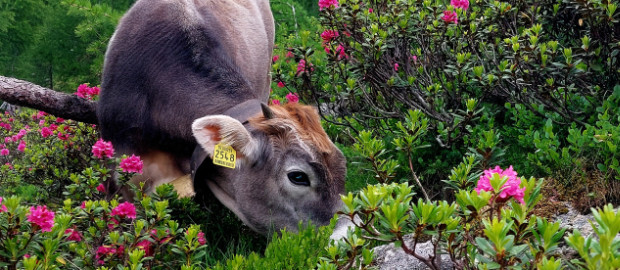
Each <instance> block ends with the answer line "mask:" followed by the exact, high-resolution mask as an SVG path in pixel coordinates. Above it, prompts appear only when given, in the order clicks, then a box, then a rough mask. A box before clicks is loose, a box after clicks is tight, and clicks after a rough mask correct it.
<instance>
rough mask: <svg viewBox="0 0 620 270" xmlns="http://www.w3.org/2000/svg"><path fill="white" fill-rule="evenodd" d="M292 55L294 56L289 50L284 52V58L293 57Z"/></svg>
mask: <svg viewBox="0 0 620 270" xmlns="http://www.w3.org/2000/svg"><path fill="white" fill-rule="evenodd" d="M293 57H295V55H294V54H293V52H291V51H288V52H286V58H293Z"/></svg>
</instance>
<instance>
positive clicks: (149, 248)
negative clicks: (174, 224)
mask: <svg viewBox="0 0 620 270" xmlns="http://www.w3.org/2000/svg"><path fill="white" fill-rule="evenodd" d="M166 233H167V235H166V236H164V237H162V238H159V237H158V236H157V230H155V229H153V230H151V233H150V234H151V239H153V240H154V241H155V243H159V244H165V243H168V242H170V240H172V236H170V230H166ZM136 247H138V248H140V249H142V250H144V253H145V254H146V256H153V253H154V252H153V250H154V248H153V243H152V242H151V241H149V240H142V241H140V242H138V243H137V244H136Z"/></svg>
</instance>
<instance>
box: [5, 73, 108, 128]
mask: <svg viewBox="0 0 620 270" xmlns="http://www.w3.org/2000/svg"><path fill="white" fill-rule="evenodd" d="M0 99H1V100H4V101H6V102H8V103H11V104H13V105H18V106H24V107H29V108H33V109H37V110H41V111H44V112H47V113H50V114H53V115H55V116H57V117H62V118H66V119H72V120H76V121H80V122H84V123H89V124H97V123H98V121H97V113H96V111H97V103H96V102H94V101H91V100H88V99H85V98H81V97H78V96H76V95H71V94H67V93H62V92H57V91H54V90H51V89H47V88H45V87H42V86H38V85H36V84H33V83H31V82H27V81H22V80H18V79H15V78H9V77H4V76H0Z"/></svg>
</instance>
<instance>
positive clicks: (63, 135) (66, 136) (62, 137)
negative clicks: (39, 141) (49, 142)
mask: <svg viewBox="0 0 620 270" xmlns="http://www.w3.org/2000/svg"><path fill="white" fill-rule="evenodd" d="M69 137H71V135H69V134H66V133H62V132H58V139H60V140H61V141H66V140H68V139H69Z"/></svg>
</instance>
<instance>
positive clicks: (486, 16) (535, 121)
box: [273, 0, 620, 209]
mask: <svg viewBox="0 0 620 270" xmlns="http://www.w3.org/2000/svg"><path fill="white" fill-rule="evenodd" d="M320 2H321V3H323V4H325V5H324V6H322V8H320V11H319V17H320V24H315V25H312V26H311V27H310V28H308V29H307V30H302V31H299V33H298V35H297V36H294V37H290V38H289V39H284V40H283V41H282V43H283V44H286V45H285V46H281V47H280V49H278V50H276V52H275V53H276V55H277V56H278V57H277V59H274V65H273V71H274V87H273V90H274V91H273V92H274V97H275V98H276V99H279V100H280V101H283V99H282V98H283V97H284V96H285V95H287V94H288V93H289V92H293V93H296V94H298V95H299V97H300V98H301V99H302V100H305V101H307V102H308V101H312V102H315V103H317V104H318V108H319V112H320V113H321V114H322V115H323V118H324V120H325V123H327V124H328V125H330V128H329V130H328V132H330V135H331V136H332V137H333V138H335V139H337V140H340V141H341V142H343V143H349V142H351V141H355V142H357V143H358V144H360V145H366V147H367V149H365V150H364V149H361V148H358V149H359V150H361V153H362V155H363V156H364V157H365V158H366V159H367V160H369V161H370V162H369V165H368V167H369V168H371V170H372V171H373V172H374V174H375V175H376V178H377V179H378V180H379V181H380V182H383V181H388V182H389V181H396V182H401V181H403V180H404V179H409V180H404V181H411V182H412V183H413V182H415V180H414V178H413V177H411V172H410V171H412V170H413V171H415V172H416V174H417V176H418V178H419V182H420V183H421V184H422V185H423V186H425V187H427V189H429V191H428V193H429V194H430V195H429V196H431V197H434V196H438V195H439V194H443V197H444V198H450V196H451V194H450V193H445V192H444V187H443V186H441V185H439V183H442V181H440V180H444V179H446V178H447V177H448V176H449V174H448V171H449V169H450V168H452V167H453V166H455V165H456V164H458V163H459V162H460V160H461V159H462V158H463V156H468V155H472V156H475V157H476V163H475V164H476V165H475V166H476V168H475V169H476V170H477V171H482V170H483V169H484V168H487V167H490V166H492V165H507V164H514V166H515V167H516V168H518V169H519V170H521V171H523V172H527V173H529V174H533V175H540V176H552V177H553V178H556V179H558V180H559V181H560V182H563V183H564V184H565V187H567V188H568V189H572V188H573V187H579V186H580V185H581V183H582V182H583V180H582V179H584V178H587V179H588V181H590V182H592V183H593V185H597V184H601V183H600V182H603V183H602V184H604V185H606V186H608V187H609V190H613V192H612V193H613V194H615V193H617V192H616V190H619V189H618V187H617V186H616V183H615V182H610V181H609V179H614V178H615V174H614V169H611V167H614V165H613V164H614V163H613V162H614V161H613V160H614V158H611V157H610V156H614V155H615V154H613V153H611V152H610V150H606V149H601V150H602V151H588V150H586V148H587V147H582V148H581V150H580V151H577V150H576V149H577V148H578V147H579V146H577V145H573V147H574V148H575V150H570V151H568V150H562V149H571V145H572V144H573V143H571V142H570V141H569V140H575V139H576V137H582V138H583V139H582V140H581V141H582V142H581V144H583V140H590V141H593V140H592V139H591V138H590V137H588V136H591V135H592V134H590V133H591V132H594V130H593V129H592V128H593V127H597V121H599V120H598V119H597V118H596V117H595V116H596V115H598V114H604V112H605V111H609V112H612V111H613V112H617V105H613V106H611V107H610V106H609V105H604V104H608V103H613V102H616V100H617V99H616V98H613V96H614V94H613V92H614V87H615V86H616V85H618V84H620V81H619V80H618V78H620V77H618V76H617V75H618V73H617V72H618V70H619V67H620V66H619V65H620V64H619V62H618V60H617V57H616V56H617V54H618V53H619V52H620V47H618V46H619V44H618V43H617V42H614V41H613V40H617V39H618V37H619V36H618V35H619V33H620V32H619V31H618V29H620V28H618V26H619V21H618V16H619V15H618V14H617V12H616V9H617V4H616V3H615V2H600V3H599V2H596V3H594V2H592V3H590V2H587V3H586V2H579V1H577V2H575V1H560V2H557V1H542V2H540V1H525V2H519V3H513V2H505V1H504V2H502V1H477V2H473V1H472V2H469V1H450V3H448V2H446V1H379V2H377V1H364V0H362V1H347V0H345V1H320ZM321 5H322V4H320V5H319V6H320V7H321ZM606 108H616V109H615V110H614V109H606ZM416 110H417V111H420V112H422V114H423V115H424V116H425V118H426V119H427V121H428V122H427V123H426V125H427V129H426V131H425V132H424V133H423V134H420V135H419V138H418V139H419V142H418V144H417V147H416V148H415V149H414V150H415V151H413V152H409V151H406V148H400V147H399V146H397V145H395V144H394V143H395V141H394V139H395V138H397V137H399V136H400V135H399V134H397V133H398V131H399V130H400V128H399V127H398V123H401V124H404V123H405V121H406V119H407V117H408V114H409V113H410V111H416ZM609 115H612V114H609ZM614 121H615V119H612V121H611V122H610V124H611V125H613V124H614ZM599 122H600V121H599ZM337 125H340V128H337V127H336V126H337ZM569 129H570V130H569ZM588 129H590V131H587V130H588ZM599 129H600V127H599ZM364 131H367V132H366V133H365V132H364ZM408 132H410V131H408ZM579 132H581V133H582V135H581V136H576V135H575V134H577V133H579ZM584 132H585V133H584ZM552 133H553V134H552ZM600 133H601V134H604V132H603V131H600ZM571 134H573V135H571ZM605 134H613V132H607V133H605ZM595 135H597V136H598V135H600V134H595ZM569 136H571V137H572V138H570V139H568V137H569ZM610 138H611V137H610ZM364 139H367V141H363V140H364ZM368 140H375V142H377V143H379V142H378V141H381V143H382V144H383V146H381V147H379V148H378V149H374V150H376V151H375V152H374V153H370V152H364V151H371V150H373V149H372V147H370V145H369V143H370V142H371V141H368ZM608 140H609V139H608ZM578 141H579V140H577V141H575V142H576V143H577V142H578ZM610 143H611V142H610ZM605 144H607V142H606V143H605ZM611 144H612V145H615V143H611ZM377 146H378V145H377ZM369 147H370V148H369ZM600 147H603V144H599V145H598V146H594V148H600ZM612 148H613V146H612ZM400 150H405V151H400ZM562 151H565V152H564V153H562ZM408 153H413V155H412V157H414V158H411V159H410V158H408V157H407V156H408ZM371 154H376V155H379V154H380V155H379V156H378V157H373V156H372V155H371ZM599 154H600V155H599ZM374 158H378V159H377V160H373V159H374ZM616 159H617V158H616ZM525 160H527V161H528V162H525ZM604 160H606V161H604ZM409 161H411V165H409ZM547 161H549V162H547ZM599 164H600V165H599ZM400 165H403V166H400ZM610 166H611V167H610ZM592 179H594V180H592ZM612 193H610V194H606V193H605V192H603V193H602V194H600V195H603V196H604V197H605V198H607V199H605V200H602V202H603V203H605V202H613V201H615V200H616V199H615V198H616V197H617V196H616V195H613V194H612ZM596 194H599V192H598V191H597V193H596ZM594 196H595V197H596V196H597V195H594ZM592 205H601V204H600V202H596V203H593V204H592ZM588 207H589V206H588ZM588 207H586V209H587V208H588Z"/></svg>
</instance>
